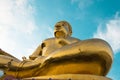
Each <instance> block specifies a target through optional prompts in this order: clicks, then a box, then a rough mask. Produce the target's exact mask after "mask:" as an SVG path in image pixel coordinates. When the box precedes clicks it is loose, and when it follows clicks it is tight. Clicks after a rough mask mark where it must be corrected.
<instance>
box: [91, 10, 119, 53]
mask: <svg viewBox="0 0 120 80" xmlns="http://www.w3.org/2000/svg"><path fill="white" fill-rule="evenodd" d="M119 14H120V13H119V12H116V14H115V16H114V18H113V19H111V20H108V21H107V22H106V23H104V25H103V24H100V25H99V26H98V29H97V32H96V33H94V35H93V37H94V38H102V39H104V40H106V41H108V42H109V43H110V45H111V46H112V48H113V51H114V53H116V52H119V51H120V15H119ZM103 28H104V29H103Z"/></svg>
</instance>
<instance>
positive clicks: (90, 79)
mask: <svg viewBox="0 0 120 80" xmlns="http://www.w3.org/2000/svg"><path fill="white" fill-rule="evenodd" d="M24 79H31V80H33V79H34V80H38V79H39V80H58V79H59V80H112V79H110V78H107V77H104V76H96V75H89V74H61V75H51V76H40V77H31V78H24Z"/></svg>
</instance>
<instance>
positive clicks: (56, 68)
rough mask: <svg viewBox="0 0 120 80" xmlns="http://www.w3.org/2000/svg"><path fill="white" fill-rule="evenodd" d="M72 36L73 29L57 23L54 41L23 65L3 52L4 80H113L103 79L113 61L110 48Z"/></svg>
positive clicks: (0, 61)
mask: <svg viewBox="0 0 120 80" xmlns="http://www.w3.org/2000/svg"><path fill="white" fill-rule="evenodd" d="M71 35H72V28H71V26H70V24H69V23H68V22H66V21H60V22H57V23H56V25H55V28H54V36H55V37H53V38H49V39H46V40H44V41H43V42H42V44H41V45H39V46H38V48H37V49H36V50H35V52H33V53H32V55H30V56H29V59H26V58H25V57H23V61H21V60H19V59H17V58H15V57H13V56H12V55H10V54H8V53H6V52H4V51H3V50H1V49H0V69H1V70H3V71H4V76H3V77H2V79H4V78H6V77H7V76H9V75H10V76H13V77H14V78H30V77H34V78H42V76H44V78H48V77H51V78H60V79H61V78H71V79H72V78H73V79H84V80H87V79H88V78H90V79H89V80H110V79H108V78H105V77H104V76H105V75H106V74H107V73H108V72H109V70H110V67H111V64H112V61H113V51H112V49H111V47H110V45H109V44H108V43H107V42H106V41H104V40H101V39H87V40H79V39H77V38H74V37H71ZM52 75H54V76H52ZM71 76H73V77H71ZM86 76H87V77H88V78H86Z"/></svg>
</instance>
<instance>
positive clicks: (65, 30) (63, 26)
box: [54, 21, 71, 38]
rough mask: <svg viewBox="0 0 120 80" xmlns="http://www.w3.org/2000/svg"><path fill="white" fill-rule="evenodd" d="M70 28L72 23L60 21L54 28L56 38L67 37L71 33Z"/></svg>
mask: <svg viewBox="0 0 120 80" xmlns="http://www.w3.org/2000/svg"><path fill="white" fill-rule="evenodd" d="M70 29H71V28H70V25H68V23H67V22H65V21H61V22H58V23H57V24H56V25H55V28H54V35H55V37H56V38H66V37H68V36H70V35H71V32H70Z"/></svg>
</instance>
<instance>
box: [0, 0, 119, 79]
mask: <svg viewBox="0 0 120 80" xmlns="http://www.w3.org/2000/svg"><path fill="white" fill-rule="evenodd" d="M60 20H66V21H68V22H69V23H70V24H71V25H72V29H73V35H72V36H73V37H76V38H79V39H81V40H85V39H90V38H101V39H104V40H106V41H107V42H109V44H110V45H111V47H112V48H113V51H114V62H113V65H112V68H111V70H110V72H109V74H108V75H107V76H108V77H110V78H112V79H113V80H119V79H120V69H119V67H120V58H119V57H120V36H119V34H120V0H0V48H1V49H2V50H4V51H6V52H8V53H10V54H12V55H14V56H16V57H17V58H19V59H21V57H22V56H26V57H27V58H28V56H29V55H30V54H32V52H33V51H34V50H35V49H36V48H37V46H38V45H39V44H41V42H42V41H43V40H44V39H46V38H49V37H52V36H53V28H54V25H55V23H56V22H58V21H60Z"/></svg>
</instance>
